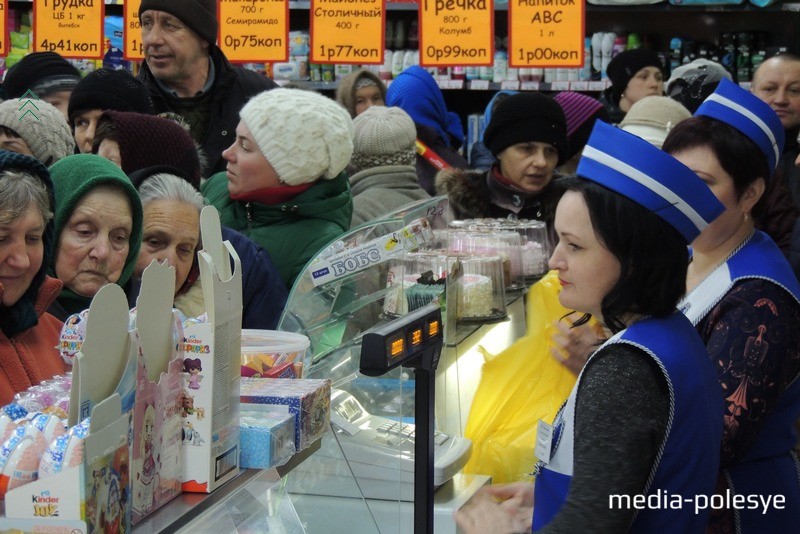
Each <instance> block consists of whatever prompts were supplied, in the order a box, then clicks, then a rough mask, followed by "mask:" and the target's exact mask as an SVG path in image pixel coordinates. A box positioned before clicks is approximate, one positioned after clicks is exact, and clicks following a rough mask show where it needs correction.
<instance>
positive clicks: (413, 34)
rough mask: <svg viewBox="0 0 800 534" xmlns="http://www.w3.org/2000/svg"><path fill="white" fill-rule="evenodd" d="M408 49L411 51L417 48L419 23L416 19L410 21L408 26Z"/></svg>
mask: <svg viewBox="0 0 800 534" xmlns="http://www.w3.org/2000/svg"><path fill="white" fill-rule="evenodd" d="M408 47H409V48H412V49H417V48H419V23H418V22H417V20H416V19H414V20H412V21H411V24H409V25H408Z"/></svg>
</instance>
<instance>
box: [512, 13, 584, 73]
mask: <svg viewBox="0 0 800 534" xmlns="http://www.w3.org/2000/svg"><path fill="white" fill-rule="evenodd" d="M585 24H586V2H582V1H580V0H553V1H549V2H543V1H542V0H508V64H509V66H511V67H539V68H548V67H582V66H583V45H584V35H585V33H584V27H585Z"/></svg>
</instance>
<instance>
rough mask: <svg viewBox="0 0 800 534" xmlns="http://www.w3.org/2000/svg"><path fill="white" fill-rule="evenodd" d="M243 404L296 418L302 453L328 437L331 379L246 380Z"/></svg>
mask: <svg viewBox="0 0 800 534" xmlns="http://www.w3.org/2000/svg"><path fill="white" fill-rule="evenodd" d="M242 404H243V408H244V409H246V408H249V406H250V405H251V404H266V405H269V406H270V408H271V409H273V410H275V411H283V412H284V413H291V414H292V415H294V418H295V430H294V434H295V435H294V440H295V449H296V450H297V452H300V451H302V450H304V449H305V448H307V447H308V446H309V445H311V444H312V443H314V442H315V441H317V440H318V439H319V438H321V437H322V435H323V434H324V433H325V429H326V428H328V423H329V422H330V419H331V381H330V379H327V378H325V379H322V380H318V379H314V380H307V379H299V380H288V379H283V378H242Z"/></svg>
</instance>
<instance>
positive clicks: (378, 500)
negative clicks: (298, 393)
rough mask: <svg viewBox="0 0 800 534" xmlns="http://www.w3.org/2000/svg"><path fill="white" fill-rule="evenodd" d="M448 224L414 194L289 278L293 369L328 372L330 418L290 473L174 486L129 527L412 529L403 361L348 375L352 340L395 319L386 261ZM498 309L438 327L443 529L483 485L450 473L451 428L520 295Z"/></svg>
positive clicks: (410, 437) (409, 376)
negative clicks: (302, 346)
mask: <svg viewBox="0 0 800 534" xmlns="http://www.w3.org/2000/svg"><path fill="white" fill-rule="evenodd" d="M448 222H449V221H448V208H447V199H446V197H437V198H433V199H429V200H425V201H421V202H417V203H415V204H412V205H410V206H407V207H406V208H404V209H403V210H401V211H398V212H395V213H391V214H388V215H387V216H386V217H384V218H382V219H380V220H376V221H372V222H371V223H368V224H366V225H363V226H361V227H358V228H355V229H353V230H351V231H350V232H349V233H347V234H345V235H344V236H342V237H341V238H340V239H339V240H337V241H336V242H335V243H333V244H331V245H330V246H329V247H327V248H326V250H323V251H322V252H321V253H320V254H319V255H318V256H317V258H314V259H313V260H312V261H311V262H310V263H309V264H308V265H307V266H306V268H305V270H304V272H303V273H301V275H300V276H299V277H298V281H297V282H296V284H295V286H294V288H293V289H292V291H291V293H290V295H289V299H288V301H287V305H286V309H285V311H284V314H283V316H282V318H281V322H280V325H279V329H280V330H283V331H288V332H297V333H301V334H304V335H306V336H307V337H308V338H309V340H310V342H311V347H310V350H309V356H308V358H307V360H306V361H305V362H304V377H305V378H328V379H330V380H331V385H332V396H331V427H330V428H329V429H328V431H327V432H326V434H325V435H324V436H323V438H322V439H321V440H320V441H319V442H318V443H317V444H316V448H315V450H313V451H311V452H310V453H306V454H304V455H303V456H302V458H299V459H297V461H295V463H296V465H294V466H293V469H292V470H291V472H288V473H284V472H281V471H280V470H275V469H271V470H267V471H244V472H242V473H241V474H240V475H239V477H238V478H236V479H234V480H233V481H232V482H231V483H230V484H228V485H226V486H224V487H222V488H220V490H218V492H217V493H215V494H212V495H183V496H181V498H180V499H178V500H176V501H175V502H174V503H170V506H167V507H166V508H165V509H163V510H161V511H159V512H158V513H156V514H154V515H153V516H152V517H151V518H149V519H148V520H147V521H145V522H144V523H143V524H141V525H139V526H137V528H136V529H135V531H136V532H147V533H149V532H175V531H184V532H215V533H220V532H286V533H294V532H309V533H316V532H325V533H326V534H328V533H337V532H342V533H348V534H352V533H357V534H360V533H378V534H406V533H411V532H413V530H414V503H413V500H414V499H413V494H414V493H413V482H414V456H415V455H414V447H413V445H414V442H415V440H414V438H415V426H414V411H415V410H414V408H415V406H414V404H415V395H414V394H415V382H416V381H415V380H414V371H413V370H411V369H406V368H402V367H397V368H394V369H392V370H391V371H389V372H388V373H386V374H385V375H383V376H378V377H374V376H366V375H364V374H362V373H360V371H359V368H360V367H359V363H360V357H361V340H362V337H363V336H364V335H365V334H366V333H368V332H370V331H374V330H375V329H376V328H379V327H380V326H383V325H386V324H387V323H389V322H390V321H391V320H392V319H394V318H396V317H397V314H396V313H388V311H389V310H393V309H392V308H391V307H390V306H388V305H387V299H389V298H392V295H391V292H392V291H393V289H392V287H391V284H387V280H388V279H389V277H391V276H392V273H391V272H390V269H391V267H390V266H391V264H392V262H393V261H396V260H402V259H403V258H404V255H405V254H407V253H410V252H413V251H415V250H416V249H417V248H418V247H419V246H420V244H422V243H423V242H426V240H427V239H429V238H430V237H431V235H432V232H431V230H436V229H444V228H447V224H448ZM425 232H428V233H427V234H426V233H425ZM423 234H424V235H423ZM507 312H508V314H507V317H505V318H503V319H502V320H499V321H495V322H491V323H463V324H462V323H461V322H457V321H456V320H455V319H454V318H453V317H452V316H451V317H450V319H452V320H448V321H447V323H446V324H445V325H444V326H445V328H444V330H445V345H444V346H443V347H442V351H441V355H440V357H439V363H438V368H437V371H436V376H435V385H436V387H435V390H436V394H435V419H436V433H435V438H434V441H435V442H436V447H435V454H434V456H435V461H434V469H433V471H434V476H433V478H434V485H435V486H436V488H437V489H436V490H435V492H434V494H433V500H434V530H435V532H436V533H437V534H450V533H453V534H455V533H456V532H457V529H456V526H455V522H454V520H453V512H454V511H455V510H457V509H458V508H459V507H460V506H462V505H463V504H464V503H465V502H466V501H467V500H468V499H469V498H470V497H471V496H472V495H473V494H474V493H475V492H476V491H477V490H478V489H479V488H480V487H481V486H483V485H485V484H488V483H490V479H489V477H486V476H479V475H464V474H461V472H460V471H461V468H462V467H463V466H464V465H465V464H466V462H467V460H468V458H469V452H470V448H471V443H470V442H469V440H467V439H466V438H464V437H463V430H464V427H465V425H466V420H467V416H468V414H469V408H470V405H471V403H472V398H473V395H474V392H475V390H476V389H477V386H478V382H479V380H480V373H481V366H482V364H483V361H484V352H488V353H491V354H496V353H498V352H500V351H502V350H503V349H505V348H506V347H507V346H508V345H510V344H511V343H512V342H513V341H514V340H515V339H516V338H518V337H520V336H521V335H523V334H524V331H525V324H526V323H525V314H524V298H523V297H522V294H521V293H519V294H516V295H513V296H512V297H511V298H509V299H507ZM299 460H302V461H299Z"/></svg>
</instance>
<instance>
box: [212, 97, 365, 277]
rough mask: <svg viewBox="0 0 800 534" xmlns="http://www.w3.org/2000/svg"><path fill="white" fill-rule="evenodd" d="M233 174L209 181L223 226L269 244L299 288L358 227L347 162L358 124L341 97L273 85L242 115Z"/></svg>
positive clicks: (230, 158)
mask: <svg viewBox="0 0 800 534" xmlns="http://www.w3.org/2000/svg"><path fill="white" fill-rule="evenodd" d="M239 116H240V118H241V120H240V121H239V125H238V126H237V127H236V141H235V142H234V144H233V145H232V146H230V147H229V148H228V149H227V150H225V151H224V152H223V153H222V155H223V157H224V158H225V159H226V160H227V162H228V164H227V168H226V172H224V173H218V174H215V175H214V176H212V177H211V178H210V179H209V180H208V181H207V182H206V183H205V184H203V186H202V192H203V195H204V196H205V197H206V199H208V201H209V203H210V204H212V205H214V206H215V207H216V208H217V209H218V210H219V212H220V219H221V221H222V224H223V225H225V226H229V227H231V228H233V229H234V230H238V231H240V232H242V233H243V234H245V235H247V236H248V237H250V238H251V239H252V240H254V241H255V242H256V243H258V244H259V245H261V246H262V247H263V248H264V249H265V250H266V251H267V252H269V254H270V256H271V257H272V261H273V262H274V263H275V265H276V267H277V268H278V271H279V272H280V274H281V277H282V278H283V280H284V282H286V285H287V287H288V288H289V289H291V287H292V285H293V284H294V281H295V279H296V278H297V276H298V275H299V274H300V273H301V272H302V269H303V267H304V266H305V265H306V263H307V262H308V261H309V260H310V259H311V258H313V257H314V256H315V255H316V253H317V252H319V251H320V250H322V248H324V247H325V245H327V244H328V243H329V242H330V241H332V240H334V239H335V238H337V237H339V236H340V235H342V234H343V233H344V232H345V230H347V229H348V228H349V227H350V217H351V215H352V212H353V199H352V195H351V194H350V185H349V181H348V179H347V175H346V174H345V172H344V169H345V167H346V166H347V164H348V162H349V161H350V157H351V156H352V154H353V125H352V121H351V119H350V116H349V115H348V113H347V111H345V110H344V108H342V107H341V106H340V105H339V104H337V103H336V102H334V101H333V100H331V99H329V98H326V97H324V96H322V95H319V94H316V93H313V92H310V91H303V90H300V89H272V90H270V91H266V92H263V93H261V94H259V95H256V96H255V97H253V98H252V99H251V100H250V101H249V102H248V103H247V104H246V105H245V106H244V108H242V111H241V112H240V113H239Z"/></svg>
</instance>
